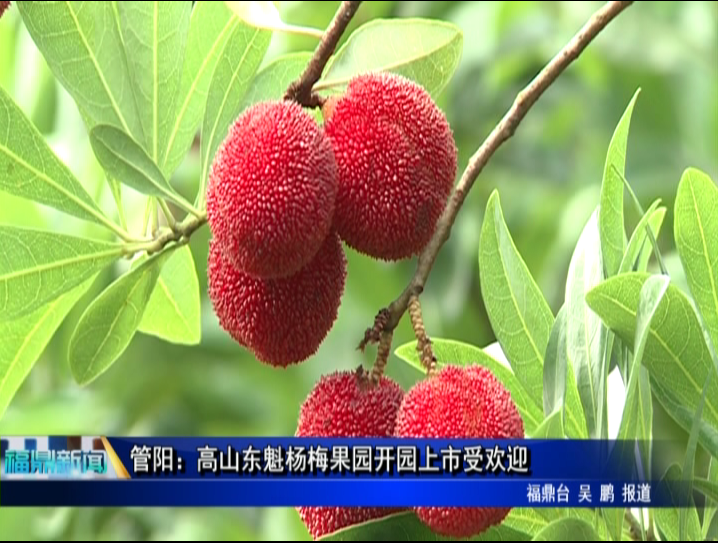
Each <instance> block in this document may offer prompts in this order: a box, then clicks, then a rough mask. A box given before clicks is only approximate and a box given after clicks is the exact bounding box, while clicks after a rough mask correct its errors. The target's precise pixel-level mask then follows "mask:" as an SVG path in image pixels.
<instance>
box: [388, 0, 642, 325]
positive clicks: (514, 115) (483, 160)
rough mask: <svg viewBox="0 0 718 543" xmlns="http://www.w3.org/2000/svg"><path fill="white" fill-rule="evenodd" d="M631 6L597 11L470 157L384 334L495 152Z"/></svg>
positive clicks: (608, 6) (414, 292)
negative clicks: (596, 39)
mask: <svg viewBox="0 0 718 543" xmlns="http://www.w3.org/2000/svg"><path fill="white" fill-rule="evenodd" d="M632 3H633V2H608V3H606V4H605V5H604V6H603V7H602V8H601V9H599V10H598V11H596V12H595V13H594V14H593V15H592V16H591V18H590V19H589V20H588V22H586V24H585V25H584V26H583V27H582V28H581V30H579V31H578V33H577V34H576V35H575V36H574V37H573V38H572V39H571V41H569V42H568V44H566V46H565V47H564V48H563V49H562V50H561V51H560V52H559V53H558V54H557V55H556V56H555V57H554V58H553V59H551V61H550V62H549V63H548V64H547V65H546V66H545V67H544V69H543V70H541V72H540V73H539V74H538V75H537V76H536V77H535V78H534V79H533V81H531V83H530V84H529V85H528V86H527V87H526V88H524V89H523V90H522V91H521V92H520V93H519V94H518V96H517V97H516V99H515V100H514V103H513V105H512V106H511V109H509V111H508V112H507V113H506V114H505V115H504V117H503V118H502V119H501V121H500V122H499V124H498V125H496V127H495V128H494V129H493V130H492V131H491V133H490V134H489V136H488V137H487V138H486V140H485V141H484V143H483V144H482V145H481V147H479V149H478V150H477V151H476V153H475V154H474V155H473V156H472V157H471V159H470V160H469V163H468V165H467V167H466V169H465V170H464V173H463V174H462V176H461V180H460V181H459V183H458V185H457V186H456V189H455V190H454V192H453V194H452V196H451V198H450V199H449V201H448V203H447V205H446V208H445V209H444V212H443V214H442V216H441V218H440V219H439V221H438V223H437V225H436V230H435V232H434V235H433V237H432V239H431V240H430V241H429V243H428V245H427V246H426V248H425V249H424V251H423V252H422V253H421V255H419V260H418V263H417V266H416V271H415V272H414V276H413V277H412V279H411V281H410V283H409V285H408V286H407V287H406V288H405V289H404V291H403V292H402V293H401V294H400V295H399V297H398V298H397V299H396V300H394V301H393V302H392V303H391V304H390V305H389V307H388V308H386V309H385V310H383V311H384V312H385V314H387V315H388V317H387V319H386V325H385V327H384V330H393V329H394V328H396V326H397V324H398V323H399V321H400V320H401V317H402V316H403V315H404V313H405V312H406V309H407V306H408V304H409V300H410V298H411V296H412V295H418V294H419V293H420V292H421V291H422V290H423V288H424V284H425V283H426V280H427V278H428V276H429V273H430V272H431V268H432V267H433V265H434V261H435V260H436V257H437V255H438V253H439V251H440V249H441V247H442V246H443V244H444V243H445V242H446V240H447V239H449V235H450V233H451V227H452V226H453V224H454V221H455V220H456V215H457V214H458V212H459V210H460V209H461V206H462V205H463V203H464V200H465V199H466V196H467V194H468V193H469V191H470V190H471V187H472V186H473V185H474V182H475V181H476V178H477V177H478V176H479V174H480V173H481V171H482V170H483V169H484V167H485V166H486V164H487V163H488V162H489V160H490V159H491V157H492V156H493V154H494V153H495V152H496V151H497V150H498V148H499V147H500V146H501V145H502V144H503V143H504V142H505V141H506V140H508V139H509V138H511V136H513V135H514V132H515V131H516V128H517V127H518V126H519V124H520V123H521V121H522V120H523V118H524V117H525V116H526V114H527V113H528V112H529V110H530V109H531V107H532V106H533V105H534V104H535V103H536V101H537V100H538V99H539V98H540V97H541V95H542V94H543V93H544V91H546V89H548V88H549V87H550V86H551V84H553V82H554V81H556V79H558V77H559V76H560V75H561V73H563V71H564V70H565V69H566V68H567V67H568V66H569V64H571V63H572V62H573V61H574V60H576V58H578V56H579V55H580V54H581V53H582V52H583V50H584V49H585V48H586V47H587V46H588V44H589V43H591V41H593V39H594V38H595V37H596V36H598V34H599V33H600V32H601V31H602V30H603V29H604V28H606V26H608V24H609V23H610V22H611V21H612V20H613V19H614V18H616V17H617V16H618V15H619V14H620V13H621V12H622V11H623V10H625V9H626V8H627V7H628V6H630V5H631V4H632Z"/></svg>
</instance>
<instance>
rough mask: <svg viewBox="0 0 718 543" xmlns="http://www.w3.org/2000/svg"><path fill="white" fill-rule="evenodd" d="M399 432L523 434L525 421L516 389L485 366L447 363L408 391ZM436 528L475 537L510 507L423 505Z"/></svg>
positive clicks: (422, 510)
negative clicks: (512, 392)
mask: <svg viewBox="0 0 718 543" xmlns="http://www.w3.org/2000/svg"><path fill="white" fill-rule="evenodd" d="M395 433H396V435H397V436H399V437H428V438H487V439H501V438H523V437H524V425H523V421H522V420H521V416H520V414H519V412H518V410H517V409H516V405H515V404H514V402H513V400H512V399H511V395H510V394H509V392H508V391H507V390H506V388H504V386H503V385H502V384H501V382H500V381H498V380H497V379H496V377H495V376H494V375H493V373H491V371H489V370H488V369H486V368H484V367H482V366H466V367H458V366H446V367H445V368H443V369H442V370H441V371H440V372H439V373H437V374H436V375H435V376H434V377H432V378H429V379H427V380H425V381H421V382H420V383H418V384H417V385H415V386H414V387H413V388H412V389H411V390H410V391H409V392H407V393H406V396H404V400H403V402H402V405H401V407H400V409H399V413H398V415H397V421H396V431H395ZM415 510H416V514H417V515H418V517H419V519H421V521H422V522H423V523H424V524H426V525H427V526H428V527H429V528H431V529H432V530H433V531H434V532H436V533H438V534H441V535H445V536H449V537H471V536H474V535H477V534H480V533H481V532H483V531H485V530H486V529H487V528H489V527H491V526H494V525H496V524H499V523H501V522H502V521H503V520H504V518H506V515H508V514H509V511H510V508H476V507H417V508H415Z"/></svg>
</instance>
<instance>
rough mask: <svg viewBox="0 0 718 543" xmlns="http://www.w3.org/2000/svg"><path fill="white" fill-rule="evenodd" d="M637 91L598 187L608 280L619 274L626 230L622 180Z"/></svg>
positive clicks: (638, 91) (602, 248)
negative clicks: (599, 189)
mask: <svg viewBox="0 0 718 543" xmlns="http://www.w3.org/2000/svg"><path fill="white" fill-rule="evenodd" d="M639 93H640V89H639V90H637V91H636V93H635V94H634V95H633V99H632V100H631V102H630V103H629V104H628V107H627V108H626V111H625V113H624V114H623V116H622V117H621V120H620V121H618V126H616V130H615V131H614V133H613V137H612V138H611V143H609V145H608V153H607V154H606V164H605V167H604V171H603V183H602V185H601V205H600V206H599V214H598V225H599V231H600V239H601V254H602V256H603V265H604V268H605V270H606V274H607V276H608V277H611V276H612V275H615V274H616V272H618V269H619V266H620V264H621V260H622V259H623V254H624V244H625V236H626V230H625V226H624V220H623V179H624V177H625V175H626V173H625V172H626V148H627V146H628V132H629V129H630V126H631V115H632V114H633V106H634V105H635V104H636V100H637V99H638V94H639Z"/></svg>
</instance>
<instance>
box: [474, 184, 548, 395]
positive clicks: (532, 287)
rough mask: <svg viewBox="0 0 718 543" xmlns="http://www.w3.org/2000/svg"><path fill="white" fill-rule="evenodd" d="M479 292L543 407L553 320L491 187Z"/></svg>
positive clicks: (498, 335) (504, 343) (503, 345)
mask: <svg viewBox="0 0 718 543" xmlns="http://www.w3.org/2000/svg"><path fill="white" fill-rule="evenodd" d="M479 273H480V274H481V293H482V296H483V299H484V303H485V304H486V311H487V313H488V315H489V321H490V322H491V327H492V328H493V330H494V333H495V334H496V339H497V340H498V341H499V343H500V345H501V348H502V349H503V351H504V353H505V354H506V358H508V360H509V362H510V363H511V367H512V369H513V371H514V373H515V374H516V377H517V378H518V380H519V381H520V382H521V384H522V385H523V386H524V387H525V388H526V391H527V392H528V394H529V395H530V397H531V398H532V399H533V401H534V402H536V405H538V406H541V405H543V356H544V353H545V352H546V346H547V345H548V340H549V336H550V334H551V327H552V326H553V322H554V318H553V313H551V308H550V307H549V306H548V303H547V302H546V300H545V299H544V297H543V294H542V293H541V290H539V288H538V285H536V282H535V281H534V279H533V277H531V273H530V272H529V270H528V268H527V267H526V264H525V263H524V261H523V260H522V258H521V255H519V252H518V250H517V249H516V246H515V245H514V242H513V240H512V239H511V234H510V233H509V230H508V228H507V226H506V223H505V222H504V217H503V213H502V211H501V201H500V199H499V194H498V192H496V191H494V192H493V193H492V194H491V196H490V197H489V201H488V204H487V206H486V214H485V216H484V223H483V225H482V227H481V238H480V249H479Z"/></svg>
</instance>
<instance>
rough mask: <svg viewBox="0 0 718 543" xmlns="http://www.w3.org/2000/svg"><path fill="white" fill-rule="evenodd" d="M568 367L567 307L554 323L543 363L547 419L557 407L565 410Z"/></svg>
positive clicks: (544, 402)
mask: <svg viewBox="0 0 718 543" xmlns="http://www.w3.org/2000/svg"><path fill="white" fill-rule="evenodd" d="M567 366H568V363H567V360H566V306H562V307H561V309H560V310H559V312H558V314H557V315H556V320H555V321H554V323H553V328H552V329H551V335H550V336H549V339H548V345H547V347H546V354H545V355H544V361H543V412H544V415H545V416H547V417H548V416H549V414H550V413H553V412H554V411H555V410H556V408H557V407H560V408H561V409H563V406H564V403H565V398H566V374H567V373H568V368H567Z"/></svg>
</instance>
